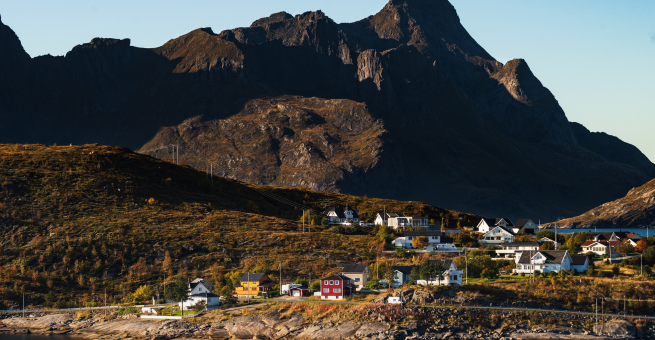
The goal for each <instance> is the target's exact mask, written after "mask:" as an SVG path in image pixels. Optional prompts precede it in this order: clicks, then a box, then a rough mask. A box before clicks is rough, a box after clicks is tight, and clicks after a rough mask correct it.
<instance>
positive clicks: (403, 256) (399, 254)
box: [396, 249, 410, 259]
mask: <svg viewBox="0 0 655 340" xmlns="http://www.w3.org/2000/svg"><path fill="white" fill-rule="evenodd" d="M396 256H397V257H399V258H401V259H406V258H408V257H409V256H410V253H409V251H407V250H405V249H396Z"/></svg>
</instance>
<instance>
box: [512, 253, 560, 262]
mask: <svg viewBox="0 0 655 340" xmlns="http://www.w3.org/2000/svg"><path fill="white" fill-rule="evenodd" d="M566 252H567V250H539V251H536V252H529V251H524V252H522V253H521V258H520V259H519V263H522V264H530V262H531V261H530V259H531V258H530V255H532V256H535V255H537V253H540V254H541V255H543V256H544V257H546V262H545V263H546V264H561V263H562V261H564V256H565V255H566Z"/></svg>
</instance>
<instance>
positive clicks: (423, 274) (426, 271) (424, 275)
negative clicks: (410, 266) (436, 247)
mask: <svg viewBox="0 0 655 340" xmlns="http://www.w3.org/2000/svg"><path fill="white" fill-rule="evenodd" d="M418 271H419V277H420V278H421V280H425V281H426V282H427V284H430V282H429V281H430V279H432V276H431V275H432V263H430V261H425V262H423V263H422V264H421V266H420V267H419V268H418Z"/></svg>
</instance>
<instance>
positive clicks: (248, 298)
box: [248, 272, 250, 303]
mask: <svg viewBox="0 0 655 340" xmlns="http://www.w3.org/2000/svg"><path fill="white" fill-rule="evenodd" d="M248 303H250V272H248Z"/></svg>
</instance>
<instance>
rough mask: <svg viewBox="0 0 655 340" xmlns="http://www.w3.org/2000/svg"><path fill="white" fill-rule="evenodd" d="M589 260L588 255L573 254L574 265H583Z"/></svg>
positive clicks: (572, 262) (572, 261)
mask: <svg viewBox="0 0 655 340" xmlns="http://www.w3.org/2000/svg"><path fill="white" fill-rule="evenodd" d="M587 260H589V258H588V257H586V256H571V264H572V265H574V266H583V265H584V264H585V262H587Z"/></svg>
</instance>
